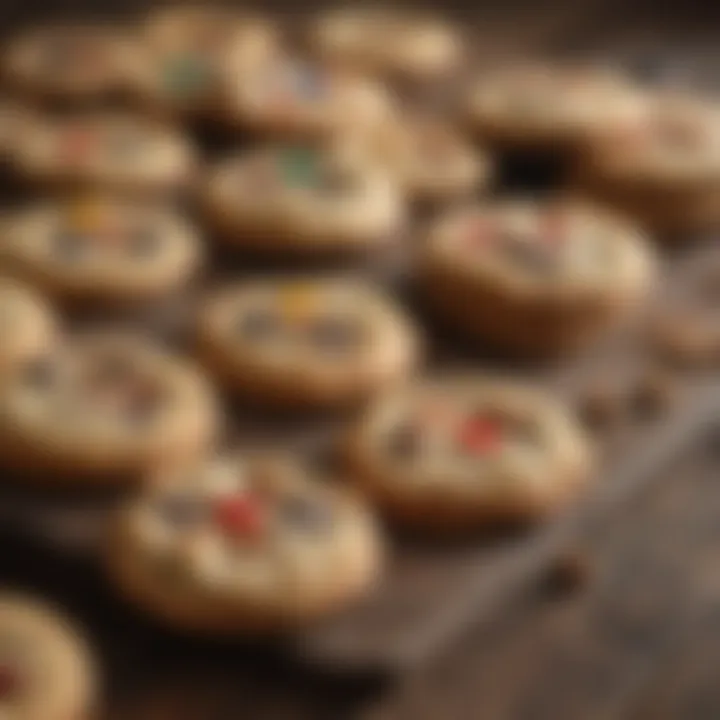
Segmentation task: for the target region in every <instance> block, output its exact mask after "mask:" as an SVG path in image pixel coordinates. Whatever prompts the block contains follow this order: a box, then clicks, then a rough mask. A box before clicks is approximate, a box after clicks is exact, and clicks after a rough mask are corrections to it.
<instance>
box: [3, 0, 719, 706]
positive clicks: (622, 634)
mask: <svg viewBox="0 0 720 720" xmlns="http://www.w3.org/2000/svg"><path fill="white" fill-rule="evenodd" d="M273 4H274V3H273ZM458 5H459V3H458ZM499 5H502V8H501V9H498V10H495V11H490V10H487V11H486V13H485V14H486V20H485V31H484V32H485V35H486V37H487V38H488V43H487V47H488V48H492V47H493V46H498V45H499V46H502V47H501V48H500V49H504V50H507V49H509V48H516V49H517V50H521V49H525V50H527V51H534V50H550V51H554V52H558V53H565V52H578V53H581V54H588V55H594V54H595V53H598V54H602V53H604V52H605V51H607V50H608V48H609V49H610V50H611V51H612V50H613V48H617V55H618V57H627V58H631V59H632V60H635V59H637V62H638V63H639V67H641V68H642V69H643V70H648V71H649V72H658V68H659V69H660V71H664V69H665V66H664V65H663V63H664V61H665V59H666V58H667V57H668V51H669V50H670V49H672V51H673V53H672V54H673V55H674V57H675V59H676V60H677V58H678V57H680V58H682V59H683V63H681V64H683V65H684V64H688V65H693V66H696V67H698V68H701V69H704V72H705V73H706V74H707V75H709V76H710V77H709V79H710V80H712V75H713V74H714V73H715V71H714V70H710V71H708V70H707V68H717V67H718V66H717V64H713V63H716V58H715V57H714V56H713V54H712V48H711V43H712V41H713V40H716V39H717V38H715V37H714V36H713V32H717V31H716V30H715V28H717V19H718V15H720V13H718V10H719V9H720V8H717V7H715V8H713V7H711V6H710V3H707V4H703V5H702V6H700V7H695V6H694V3H692V2H686V3H683V4H682V7H680V3H677V4H675V3H669V4H668V5H677V6H678V7H677V8H676V9H675V10H674V11H672V12H670V11H669V10H668V6H663V8H660V7H657V6H656V5H655V3H649V2H642V3H640V2H638V3H635V4H628V3H627V2H625V3H620V2H618V1H617V0H611V1H609V2H601V1H598V0H593V1H592V2H591V1H590V0H585V2H583V3H577V4H572V3H570V4H568V3H566V2H563V3H561V2H559V0H558V1H557V2H552V3H529V4H528V3H526V2H523V0H509V1H508V2H505V3H501V4H499ZM566 5H570V6H571V7H565V6H566ZM53 6H54V7H56V8H60V7H61V10H60V11H61V12H65V11H67V9H68V8H70V9H73V8H77V9H79V10H87V9H97V7H98V6H97V4H96V3H91V2H82V1H80V2H78V1H77V0H76V1H75V2H57V1H56V2H54V3H53ZM46 8H47V3H46V2H39V1H38V0H33V1H31V2H18V1H17V0H14V2H7V0H6V3H5V4H4V6H3V11H7V13H8V15H7V16H6V17H8V18H13V19H14V20H22V19H34V18H37V17H38V16H39V15H40V14H43V11H44V9H46ZM463 12H464V14H466V15H467V16H468V17H471V18H472V19H473V20H476V21H477V22H476V24H478V25H481V24H482V23H481V20H480V19H478V16H477V15H476V14H474V13H472V12H469V11H468V9H467V7H458V13H463ZM702 12H704V13H705V14H704V15H703V14H702ZM14 20H13V21H14ZM713 21H715V23H713ZM507 38H512V42H511V41H510V40H508V39H507ZM681 51H682V52H681ZM648 58H649V59H648ZM674 67H677V65H675V66H674ZM715 74H716V73H715ZM713 444H714V446H711V445H713ZM719 444H720V440H718V437H717V436H715V437H714V438H713V439H711V440H707V441H706V442H705V443H704V444H703V446H702V447H699V446H698V447H693V448H692V451H691V452H689V453H686V454H684V455H683V456H682V457H680V458H679V459H678V461H677V462H676V463H673V464H672V465H669V466H668V467H667V470H666V472H664V473H663V474H662V477H660V478H658V481H659V482H657V483H653V485H652V490H651V491H648V492H647V493H643V494H640V495H637V496H635V497H634V498H633V500H632V502H628V503H623V504H622V505H620V506H617V507H616V508H615V510H614V511H613V513H611V514H610V515H606V516H604V518H603V522H602V523H600V524H599V525H595V526H591V527H588V528H587V533H586V534H585V535H583V536H582V537H581V539H580V541H579V543H578V547H577V552H578V553H581V554H582V556H583V557H584V558H586V560H587V562H588V565H589V578H588V584H587V586H586V587H584V588H580V589H579V591H578V592H576V593H575V594H573V595H570V596H568V597H551V598H550V597H547V594H546V593H544V592H540V591H539V590H538V591H537V592H531V593H528V594H527V595H525V596H524V597H523V599H522V602H520V603H519V604H518V605H517V606H513V607H509V608H508V609H507V612H506V613H504V614H502V615H499V616H498V618H497V621H496V622H495V623H494V624H493V626H492V627H489V628H488V627H486V626H484V627H481V628H479V629H478V630H477V632H476V633H475V632H473V633H468V634H467V635H466V636H465V638H464V640H463V642H462V643H459V644H458V645H457V646H455V647H453V648H452V649H451V650H450V651H449V652H448V653H446V654H443V655H442V656H441V657H438V658H436V659H435V660H434V661H433V662H432V663H431V664H429V665H428V666H426V667H424V668H423V669H422V670H419V671H417V672H415V673H413V674H411V675H409V676H408V677H407V678H405V679H403V682H402V683H400V684H393V685H390V686H389V685H388V684H387V682H385V681H382V680H381V679H377V678H372V677H363V678H358V677H343V676H335V677H331V676H328V674H327V673H322V674H321V673H316V672H312V671H311V670H308V669H301V668H299V667H297V666H295V665H292V664H289V663H288V661H287V660H286V659H285V656H284V655H283V654H282V653H281V652H277V651H276V650H275V649H273V648H267V647H262V648H253V647H248V648H237V647H236V646H234V647H232V648H230V647H217V646H212V647H211V646H208V645H205V644H194V643H189V642H188V641H187V640H186V639H181V638H177V637H175V636H173V635H170V634H168V633H166V632H164V631H161V630H159V629H157V628H156V627H154V626H152V625H151V624H150V623H148V622H147V621H146V620H144V619H142V618H139V617H136V616H135V615H134V614H133V613H132V612H131V611H129V609H128V608H126V607H125V606H124V605H123V604H122V603H120V602H119V601H118V600H117V599H116V598H114V597H112V596H111V595H110V594H109V593H108V591H107V590H106V588H105V585H104V583H103V581H102V578H101V577H99V576H98V575H97V570H96V569H95V568H94V567H93V566H92V565H91V564H87V565H85V564H83V563H82V561H74V560H68V559H66V558H65V557H64V556H63V555H62V554H58V555H54V554H53V553H52V552H51V551H49V550H48V548H47V547H46V546H42V547H34V546H33V544H32V543H31V542H29V541H28V540H27V539H25V540H23V541H18V540H17V538H15V537H14V536H13V537H11V536H8V537H7V538H4V537H2V538H0V539H2V540H3V545H2V552H0V579H2V581H3V582H8V583H12V584H19V585H24V586H27V587H29V588H31V589H36V590H38V591H40V592H43V593H44V594H48V595H51V596H54V597H56V598H57V599H58V600H59V601H60V602H62V603H63V604H64V605H65V606H66V607H67V608H68V609H69V610H70V611H71V612H73V613H74V614H76V615H77V616H78V618H79V619H80V620H82V621H83V622H84V624H86V625H87V627H88V630H89V632H90V634H91V636H92V637H93V638H94V640H95V641H96V643H97V645H98V648H99V650H100V656H101V657H102V658H103V660H104V667H105V671H106V673H105V674H106V678H107V684H108V692H107V702H106V710H105V711H104V712H103V713H102V714H101V716H100V717H101V719H102V720H146V719H147V720H235V719H238V720H241V719H244V718H249V719H253V720H254V719H257V720H264V719H265V718H268V719H272V718H278V720H282V719H285V718H287V719H288V720H289V719H294V718H298V719H303V718H308V719H310V718H318V719H321V718H328V720H330V719H332V720H336V719H337V720H342V719H344V718H351V717H355V716H367V717H368V718H372V720H405V719H406V718H407V719H408V720H409V719H410V718H412V719H413V720H424V719H425V718H428V719H432V720H435V719H437V720H455V719H456V718H457V719H458V720H466V719H468V720H475V719H476V718H477V719H478V720H485V719H486V718H487V719H488V720H495V719H496V718H497V720H516V719H517V720H525V718H528V719H533V720H535V719H536V718H537V719H538V720H540V719H542V720H544V719H545V718H547V719H548V720H586V719H588V720H594V718H603V719H615V718H618V719H621V718H628V720H630V719H631V718H632V719H637V720H655V719H658V720H664V719H665V718H683V719H684V718H688V720H705V719H706V718H707V720H715V719H716V718H718V717H720V690H719V689H718V682H717V678H718V673H720V670H718V669H717V668H718V667H720V665H719V664H718V662H717V660H718V651H717V647H718V643H717V640H718V639H720V637H719V636H720V622H718V618H719V617H720V614H719V612H718V609H719V608H720V581H718V579H717V571H716V566H717V562H716V557H717V550H718V544H719V543H720V534H719V531H718V528H720V523H719V522H718V520H720V487H718V486H717V484H716V482H715V481H716V480H717V478H718V467H719V465H718V445H719Z"/></svg>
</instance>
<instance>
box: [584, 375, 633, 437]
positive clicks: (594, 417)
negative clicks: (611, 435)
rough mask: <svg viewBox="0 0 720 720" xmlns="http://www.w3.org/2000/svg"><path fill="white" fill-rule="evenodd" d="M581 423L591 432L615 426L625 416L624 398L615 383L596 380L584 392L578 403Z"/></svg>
mask: <svg viewBox="0 0 720 720" xmlns="http://www.w3.org/2000/svg"><path fill="white" fill-rule="evenodd" d="M579 412H580V417H581V419H582V420H583V422H584V423H585V424H586V425H587V426H588V427H590V428H591V429H593V430H599V429H608V428H610V427H613V426H615V425H617V424H618V423H619V422H620V421H621V420H622V419H623V417H624V415H625V397H624V393H623V392H622V390H621V388H619V387H618V385H617V384H616V383H613V382H606V381H603V380H598V381H596V382H595V383H593V384H592V385H591V386H590V387H588V388H587V390H585V392H584V393H583V395H582V397H581V398H580V401H579Z"/></svg>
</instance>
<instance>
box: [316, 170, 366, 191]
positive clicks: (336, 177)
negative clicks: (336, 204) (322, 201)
mask: <svg viewBox="0 0 720 720" xmlns="http://www.w3.org/2000/svg"><path fill="white" fill-rule="evenodd" d="M356 184H357V183H356V179H355V177H354V176H353V175H351V174H350V173H349V172H347V171H345V170H343V169H341V168H327V169H326V170H325V171H324V172H323V173H322V177H321V178H320V182H319V189H320V190H322V191H323V192H324V193H325V194H326V195H331V196H335V197H337V196H342V195H348V194H349V193H351V192H352V191H353V190H354V189H355V187H356Z"/></svg>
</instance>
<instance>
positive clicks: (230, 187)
mask: <svg viewBox="0 0 720 720" xmlns="http://www.w3.org/2000/svg"><path fill="white" fill-rule="evenodd" d="M201 202H202V205H203V207H204V211H205V215H206V220H207V222H208V224H209V225H210V226H211V227H212V228H213V229H214V230H215V231H216V232H217V234H218V235H219V236H220V237H221V238H222V240H223V241H224V242H225V243H226V244H227V245H228V246H232V247H235V248H238V249H244V250H251V251H253V252H258V253H264V254H268V255H276V256H277V255H282V256H285V254H286V253H293V254H296V255H306V256H314V255H318V254H336V253H347V252H349V253H352V252H356V251H361V250H371V249H374V248H379V247H381V246H386V245H388V244H389V243H390V242H392V241H393V239H394V238H393V236H394V234H395V233H396V232H397V231H398V230H399V229H400V228H401V226H402V223H403V221H404V220H405V211H406V208H405V203H404V202H403V197H402V193H401V191H400V189H399V188H398V187H396V184H395V183H394V182H393V180H392V178H391V177H390V176H389V174H388V173H387V171H386V170H384V169H382V168H378V167H376V166H375V165H373V164H372V163H368V162H366V161H365V160H361V159H358V158H348V157H345V154H343V153H339V152H336V151H335V150H333V149H331V148H324V149H319V148H311V147H309V146H305V145H282V146H273V147H263V148H259V149H254V150H250V151H248V152H247V153H245V154H244V155H241V156H238V157H235V158H230V159H228V160H226V161H224V162H222V163H220V165H218V166H217V167H216V168H215V169H214V171H212V172H211V173H210V174H209V176H208V178H207V181H206V184H205V188H204V191H203V197H202V200H201Z"/></svg>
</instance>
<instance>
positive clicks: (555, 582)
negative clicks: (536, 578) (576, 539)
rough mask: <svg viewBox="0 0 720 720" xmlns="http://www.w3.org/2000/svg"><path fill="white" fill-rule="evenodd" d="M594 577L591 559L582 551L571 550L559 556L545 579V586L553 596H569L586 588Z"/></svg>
mask: <svg viewBox="0 0 720 720" xmlns="http://www.w3.org/2000/svg"><path fill="white" fill-rule="evenodd" d="M591 575H592V565H591V562H590V557H589V556H588V554H587V553H585V552H583V551H581V550H569V551H567V552H565V553H563V554H562V555H559V556H558V557H557V558H556V559H555V561H554V562H553V563H552V565H551V566H550V567H549V568H548V571H547V573H546V575H545V577H544V579H543V586H544V588H545V589H546V591H547V592H548V593H549V594H551V595H555V596H556V595H569V594H572V593H575V592H577V591H578V590H581V589H582V588H584V587H586V586H587V585H588V583H589V581H590V578H591Z"/></svg>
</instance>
